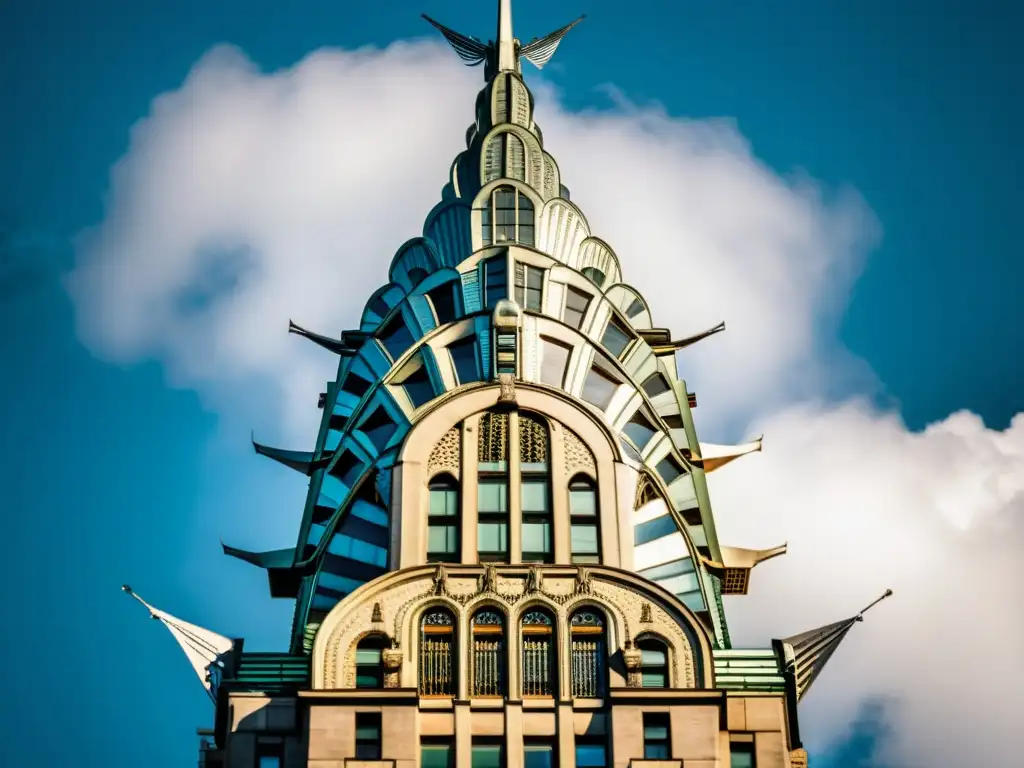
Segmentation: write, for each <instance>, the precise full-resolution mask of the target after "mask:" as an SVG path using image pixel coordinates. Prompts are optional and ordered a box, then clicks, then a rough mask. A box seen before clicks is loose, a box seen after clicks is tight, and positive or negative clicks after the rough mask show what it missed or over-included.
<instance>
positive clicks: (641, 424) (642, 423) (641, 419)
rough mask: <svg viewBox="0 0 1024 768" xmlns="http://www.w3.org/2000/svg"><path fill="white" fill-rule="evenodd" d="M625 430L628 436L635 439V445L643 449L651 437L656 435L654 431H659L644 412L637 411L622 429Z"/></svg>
mask: <svg viewBox="0 0 1024 768" xmlns="http://www.w3.org/2000/svg"><path fill="white" fill-rule="evenodd" d="M622 431H623V432H625V434H626V437H628V438H629V439H630V440H632V441H633V445H635V446H636V447H637V448H640V449H641V450H642V449H643V447H644V446H645V445H647V443H648V442H650V439H651V438H652V437H654V433H655V432H656V431H657V430H655V428H654V425H653V424H652V423H651V420H650V419H648V418H647V417H646V416H644V414H643V413H641V412H639V411H637V413H636V414H634V415H633V418H631V419H630V420H629V421H628V422H627V423H626V426H625V427H624V428H623V430H622Z"/></svg>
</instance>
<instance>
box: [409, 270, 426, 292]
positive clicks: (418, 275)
mask: <svg viewBox="0 0 1024 768" xmlns="http://www.w3.org/2000/svg"><path fill="white" fill-rule="evenodd" d="M426 276H427V270H425V269H422V268H420V267H413V268H412V269H410V270H409V282H410V283H412V285H413V287H414V288H415V287H416V286H417V285H419V284H420V283H422V282H423V280H424V278H426Z"/></svg>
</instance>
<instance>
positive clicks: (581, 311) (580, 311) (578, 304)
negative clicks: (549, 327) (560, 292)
mask: <svg viewBox="0 0 1024 768" xmlns="http://www.w3.org/2000/svg"><path fill="white" fill-rule="evenodd" d="M589 304H590V296H589V295H587V294H586V293H584V292H583V291H580V290H577V289H576V288H573V287H572V286H571V285H570V286H566V293H565V314H564V315H563V316H562V320H563V321H564V322H565V324H566V325H571V326H572V327H573V328H579V327H580V326H582V325H583V316H584V315H585V314H586V313H587V306H588V305H589Z"/></svg>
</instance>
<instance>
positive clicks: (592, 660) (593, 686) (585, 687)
mask: <svg viewBox="0 0 1024 768" xmlns="http://www.w3.org/2000/svg"><path fill="white" fill-rule="evenodd" d="M571 664H572V666H571V670H570V672H571V679H572V695H573V698H577V699H596V698H600V697H601V696H602V695H603V693H604V675H605V672H604V669H605V666H604V641H603V638H601V637H599V636H594V635H583V636H582V637H573V639H572V658H571Z"/></svg>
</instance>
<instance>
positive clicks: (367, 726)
mask: <svg viewBox="0 0 1024 768" xmlns="http://www.w3.org/2000/svg"><path fill="white" fill-rule="evenodd" d="M356 760H380V712H356Z"/></svg>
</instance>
